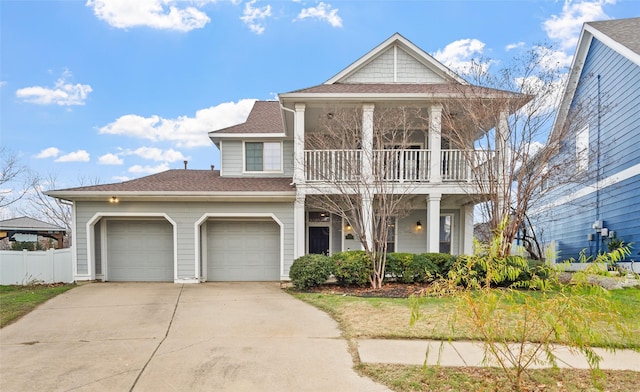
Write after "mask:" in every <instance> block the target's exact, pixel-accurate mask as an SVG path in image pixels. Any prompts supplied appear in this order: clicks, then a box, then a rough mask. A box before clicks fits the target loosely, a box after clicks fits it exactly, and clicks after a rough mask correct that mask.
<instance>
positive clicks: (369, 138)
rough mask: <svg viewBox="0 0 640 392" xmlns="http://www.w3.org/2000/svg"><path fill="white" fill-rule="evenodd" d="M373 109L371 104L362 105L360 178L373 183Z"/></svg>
mask: <svg viewBox="0 0 640 392" xmlns="http://www.w3.org/2000/svg"><path fill="white" fill-rule="evenodd" d="M373 109H374V105H373V104H372V103H366V104H364V105H362V154H363V156H362V177H363V180H364V181H365V182H366V183H370V182H372V181H373Z"/></svg>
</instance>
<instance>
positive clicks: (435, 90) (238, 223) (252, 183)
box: [48, 34, 517, 283]
mask: <svg viewBox="0 0 640 392" xmlns="http://www.w3.org/2000/svg"><path fill="white" fill-rule="evenodd" d="M471 91H473V93H474V94H477V96H478V99H485V98H486V99H490V98H495V97H496V96H498V95H504V94H505V92H502V91H497V90H491V89H486V88H479V87H478V86H472V85H470V84H469V83H467V82H466V81H465V80H464V79H462V78H461V77H460V76H458V75H456V74H455V73H453V72H452V71H451V70H449V69H448V68H446V67H445V66H444V65H442V64H441V63H439V62H438V61H436V60H435V59H434V58H433V57H431V56H430V55H429V54H427V53H426V52H424V51H423V50H422V49H420V48H419V47H417V46H416V45H414V44H413V43H411V42H410V41H409V40H407V39H406V38H404V37H403V36H401V35H399V34H394V35H393V36H391V37H390V38H388V39H387V40H385V41H384V42H382V43H381V44H380V45H378V46H377V47H375V48H374V49H372V50H371V51H369V52H368V53H366V54H365V55H364V56H363V57H361V58H360V59H358V60H357V61H355V62H354V63H353V64H351V65H349V66H348V67H347V68H345V69H344V70H342V71H340V72H339V73H337V74H336V75H335V76H334V77H332V78H331V79H329V80H328V81H326V82H325V83H323V84H320V85H316V86H313V87H309V88H304V89H300V90H296V91H292V92H288V93H284V94H280V95H279V97H278V98H279V99H278V100H277V101H258V102H256V103H255V105H254V106H253V108H252V110H251V112H250V114H249V116H248V118H247V120H246V122H245V123H243V124H239V125H235V126H232V127H228V128H225V129H220V130H212V131H211V132H210V133H209V137H210V138H211V140H212V141H213V143H214V144H215V146H216V147H217V148H219V149H220V155H221V162H220V163H221V167H220V170H213V168H212V170H187V168H186V164H185V169H184V170H169V171H166V172H162V173H158V174H154V175H150V176H147V177H143V178H139V179H135V180H131V181H126V182H122V183H116V184H105V185H95V186H85V187H79V188H72V189H62V190H55V191H50V192H48V195H49V196H53V197H57V198H61V199H65V200H68V201H70V202H72V203H73V220H74V225H75V226H74V230H73V235H74V239H73V243H74V244H75V249H74V251H75V255H74V276H75V278H76V279H77V280H92V279H103V280H109V281H174V282H176V283H183V282H184V283H197V282H202V281H225V280H230V281H251V280H260V281H279V280H287V279H288V274H289V267H290V266H291V264H292V263H293V261H294V260H295V259H296V258H298V257H300V256H302V255H305V254H307V253H328V254H332V253H334V252H337V251H342V250H348V249H360V247H361V244H360V241H359V240H358V238H356V237H354V235H353V234H352V233H350V230H351V223H350V222H348V221H346V220H343V219H342V218H341V217H340V216H337V215H335V214H331V213H327V211H323V210H322V209H317V208H313V207H312V206H311V204H310V202H309V201H310V198H311V197H313V195H317V194H318V193H319V192H320V193H322V192H335V186H334V185H335V184H336V183H335V182H333V183H328V182H326V181H325V180H326V179H327V178H329V176H334V177H333V180H336V178H338V179H339V180H340V181H344V183H353V182H354V181H356V182H357V181H365V182H367V181H369V182H370V181H372V180H371V178H373V177H372V176H373V175H374V174H375V173H378V171H377V170H380V168H376V167H372V163H371V162H373V161H375V162H382V163H383V166H384V170H385V173H386V174H385V176H383V177H377V178H379V179H380V180H379V181H383V182H384V184H386V185H389V187H388V188H386V189H388V190H387V191H388V192H395V191H398V192H404V193H405V194H407V195H408V197H409V198H410V203H409V204H410V206H411V210H410V211H408V213H406V214H404V215H403V216H402V217H398V218H397V219H394V220H393V222H388V228H389V233H390V235H389V238H388V239H387V241H388V242H389V244H388V245H389V247H390V248H389V249H392V250H395V251H402V252H416V253H419V252H439V251H443V252H447V253H452V254H463V253H471V252H472V250H473V249H472V243H473V209H474V202H473V200H475V199H474V198H472V197H471V196H472V195H474V194H475V193H477V192H478V191H477V189H476V187H474V186H473V183H472V182H471V181H470V175H471V174H470V173H471V170H470V169H471V168H472V165H476V166H477V165H480V164H482V163H481V162H480V163H478V162H476V163H473V162H471V161H470V160H467V159H464V158H463V154H461V153H462V152H465V151H467V150H471V151H473V149H474V144H473V140H471V143H470V144H469V145H468V146H466V148H467V150H464V149H463V150H461V149H455V148H453V147H454V146H452V145H451V144H450V143H449V142H448V140H447V130H446V129H442V126H441V124H442V122H441V119H442V116H443V115H444V114H448V115H449V114H450V113H443V111H444V110H445V109H444V108H445V106H444V103H448V104H451V103H455V102H456V100H458V99H461V98H462V97H463V96H465V95H468V93H469V92H471ZM406 105H412V106H414V107H419V108H420V109H421V110H423V111H424V113H425V116H426V117H425V118H426V121H425V122H423V123H422V125H417V126H416V128H413V129H410V130H409V131H410V135H409V136H410V137H409V138H408V140H409V143H408V144H407V145H403V146H402V148H400V149H399V148H398V147H397V146H388V145H384V146H381V145H379V144H375V143H374V142H373V140H372V139H373V135H374V134H375V133H376V129H375V123H374V121H372V119H373V118H374V115H375V114H376V111H379V110H382V109H383V108H389V107H396V108H398V107H405V106H406ZM446 107H452V105H447V106H446ZM328 108H331V110H339V109H341V108H355V109H356V110H357V111H358V113H360V117H359V119H357V120H358V121H357V122H358V123H359V128H358V131H357V132H356V131H355V129H354V131H353V132H352V133H357V138H358V140H359V141H358V143H356V144H355V145H352V146H345V147H343V148H340V149H315V148H314V146H313V144H312V143H310V140H312V139H313V137H314V136H318V132H319V128H320V122H321V121H324V120H326V119H331V118H332V116H333V112H332V111H328ZM516 109H517V108H516ZM509 110H514V108H513V107H511V109H506V108H503V109H501V112H500V113H499V116H498V117H499V118H504V117H505V116H508V115H509V113H510V112H509ZM492 127H494V128H496V129H497V130H498V133H500V132H499V131H500V126H498V124H492V125H491V126H489V128H492ZM478 131H479V130H477V129H470V130H469V133H470V134H475V133H477V132H478ZM389 151H392V152H391V153H389ZM365 156H369V157H373V158H375V159H374V160H373V161H371V160H366V159H363V157H365ZM349 165H351V166H354V165H357V166H358V168H359V169H358V170H361V171H358V172H352V173H350V175H351V176H352V177H349V178H347V177H335V176H344V175H345V173H344V172H340V170H336V167H338V166H339V167H341V168H342V167H347V166H349ZM391 185H393V186H391ZM362 211H363V214H365V216H368V217H371V218H373V216H374V215H375V202H374V200H372V199H368V200H365V201H364V202H363V204H362Z"/></svg>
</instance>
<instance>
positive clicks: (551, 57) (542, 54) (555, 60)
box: [535, 46, 573, 70]
mask: <svg viewBox="0 0 640 392" xmlns="http://www.w3.org/2000/svg"><path fill="white" fill-rule="evenodd" d="M535 50H536V51H537V53H538V56H539V59H540V60H539V61H540V65H541V66H542V67H544V68H546V69H548V70H554V69H558V67H561V68H563V67H566V68H568V67H570V66H571V60H572V59H573V56H571V55H569V54H568V53H567V52H564V51H561V50H553V49H551V48H548V47H545V46H536V47H535Z"/></svg>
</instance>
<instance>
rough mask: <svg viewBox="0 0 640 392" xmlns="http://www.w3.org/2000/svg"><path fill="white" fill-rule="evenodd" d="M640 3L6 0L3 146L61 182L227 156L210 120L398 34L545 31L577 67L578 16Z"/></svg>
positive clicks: (595, 16) (623, 14) (239, 115)
mask: <svg viewBox="0 0 640 392" xmlns="http://www.w3.org/2000/svg"><path fill="white" fill-rule="evenodd" d="M639 15H640V0H626V1H625V0H583V1H542V0H541V1H525V0H511V1H498V0H494V1H470V0H469V1H462V0H458V1H428V0H424V1H420V0H413V1H392V0H378V1H370V0H351V1H340V0H326V1H304V0H250V1H245V0H135V1H133V0H88V1H85V0H82V1H75V0H65V1H55V0H47V1H31V0H15V1H14V0H0V145H2V146H3V147H4V148H5V153H7V152H8V153H11V154H14V155H16V156H17V157H18V158H19V160H20V162H21V163H22V164H23V165H25V166H27V167H28V168H29V169H30V170H31V171H33V172H34V173H37V174H38V175H40V176H42V177H49V176H51V175H53V176H54V177H55V178H56V187H57V188H67V187H74V186H79V185H83V184H84V185H87V184H89V183H91V184H93V183H97V182H99V183H112V182H119V181H125V180H129V179H133V178H138V177H142V176H145V175H149V174H153V173H157V172H160V171H164V170H167V169H177V168H182V167H183V161H184V160H188V161H189V164H188V166H189V168H190V169H209V168H210V166H211V165H215V166H216V167H219V165H220V162H219V161H220V155H219V151H218V150H217V148H216V147H215V146H214V145H213V143H212V142H211V141H210V140H209V138H208V137H207V133H208V132H209V131H212V130H216V129H220V128H223V127H227V126H230V125H234V124H238V123H241V122H243V121H244V120H245V119H246V116H247V114H248V112H249V110H250V109H251V106H252V103H253V101H254V100H256V99H259V100H270V99H276V98H277V94H278V93H284V92H288V91H292V90H296V89H299V88H304V87H309V86H313V85H317V84H321V83H323V82H324V81H326V80H327V79H329V78H331V77H332V76H333V75H335V74H336V73H338V72H339V71H341V70H342V69H343V68H345V67H347V66H348V65H350V64H351V63H352V62H354V61H356V60H357V59H358V58H359V57H361V56H362V55H364V54H366V53H367V52H368V51H369V50H371V49H373V48H374V47H375V46H377V45H378V44H380V43H381V42H383V41H384V40H386V39H387V38H389V37H390V36H391V35H393V34H394V33H396V32H398V33H400V34H402V35H403V36H404V37H405V38H407V39H409V40H410V41H411V42H413V43H414V44H416V45H417V46H418V47H420V48H422V49H423V50H425V51H426V52H427V53H429V54H431V55H433V56H434V57H435V58H436V59H438V60H439V61H441V62H443V63H444V64H445V65H447V66H449V67H451V68H452V69H454V70H457V69H463V68H464V65H465V63H466V62H468V61H469V60H470V59H471V58H474V57H479V56H482V57H488V58H491V59H493V60H495V61H494V63H495V64H499V63H500V62H506V61H508V59H509V58H511V57H513V56H514V55H516V54H517V52H518V51H522V50H526V49H527V48H531V47H533V46H534V45H538V44H540V43H546V44H552V45H553V46H554V48H555V50H556V51H557V53H555V56H556V58H557V59H558V61H559V62H561V63H564V64H566V65H569V64H570V63H571V59H572V56H573V53H574V50H575V46H576V43H577V39H578V36H579V33H580V29H581V26H582V23H583V22H586V21H594V20H605V19H617V18H628V17H636V16H639ZM45 186H46V184H45ZM3 187H4V189H0V192H2V193H3V194H5V195H6V194H8V193H10V192H14V193H16V192H18V191H19V189H18V188H19V187H20V183H13V184H4V185H3ZM17 215H19V213H18V212H17V207H16V206H13V207H11V206H10V207H9V208H7V209H4V210H0V217H2V218H9V217H12V216H17Z"/></svg>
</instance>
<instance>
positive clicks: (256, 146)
mask: <svg viewBox="0 0 640 392" xmlns="http://www.w3.org/2000/svg"><path fill="white" fill-rule="evenodd" d="M244 170H245V171H247V172H279V171H282V142H244Z"/></svg>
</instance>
